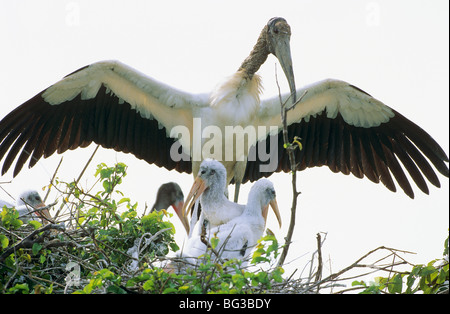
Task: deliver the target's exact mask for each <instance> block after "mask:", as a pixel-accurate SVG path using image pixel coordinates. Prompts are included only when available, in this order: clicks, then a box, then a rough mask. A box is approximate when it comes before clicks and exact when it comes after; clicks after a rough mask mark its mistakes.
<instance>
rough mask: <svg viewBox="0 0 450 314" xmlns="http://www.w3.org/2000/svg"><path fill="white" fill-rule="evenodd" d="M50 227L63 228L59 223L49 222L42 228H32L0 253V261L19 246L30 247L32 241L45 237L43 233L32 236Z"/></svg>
mask: <svg viewBox="0 0 450 314" xmlns="http://www.w3.org/2000/svg"><path fill="white" fill-rule="evenodd" d="M50 229H55V230H63V229H64V227H63V226H61V225H55V224H49V225H45V226H43V227H42V228H39V229H37V230H34V231H33V232H32V233H30V234H29V235H28V236H27V237H25V238H24V239H22V240H21V241H20V242H19V243H17V244H16V245H14V246H13V247H10V248H9V249H7V250H6V251H5V252H4V253H3V254H2V255H0V263H1V262H3V261H4V260H5V259H6V258H7V257H8V256H9V255H11V254H12V253H14V252H15V251H17V250H18V249H20V248H31V247H32V246H33V244H34V243H39V242H42V241H43V239H44V237H45V234H44V235H42V236H40V237H38V238H36V239H35V238H34V237H35V236H36V235H38V234H40V233H41V232H43V231H47V230H50Z"/></svg>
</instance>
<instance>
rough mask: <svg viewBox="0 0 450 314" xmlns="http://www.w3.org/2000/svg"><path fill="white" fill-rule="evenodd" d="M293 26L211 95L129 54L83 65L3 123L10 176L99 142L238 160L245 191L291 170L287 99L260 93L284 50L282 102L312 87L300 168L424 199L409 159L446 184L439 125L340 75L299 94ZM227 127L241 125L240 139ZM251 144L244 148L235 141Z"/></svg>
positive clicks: (292, 127)
mask: <svg viewBox="0 0 450 314" xmlns="http://www.w3.org/2000/svg"><path fill="white" fill-rule="evenodd" d="M290 33H291V31H290V27H289V25H288V24H287V22H286V21H285V20H284V19H282V18H273V19H271V20H270V21H269V22H268V23H267V25H265V26H264V28H263V30H262V32H261V34H260V36H259V38H258V40H257V43H256V45H255V46H254V48H253V50H252V51H251V53H250V55H249V56H248V57H247V58H246V59H245V60H244V62H243V63H242V64H241V66H240V67H239V69H238V71H237V72H236V73H234V74H233V75H232V76H231V77H230V78H228V79H227V80H225V81H224V82H223V83H222V84H219V85H218V86H217V88H215V89H214V90H213V91H212V92H210V93H208V94H191V93H187V92H183V91H180V90H177V89H175V88H172V87H170V86H167V85H165V84H163V83H160V82H158V81H156V80H155V79H153V78H150V77H147V76H145V75H143V74H141V73H139V72H137V71H136V70H134V69H132V68H130V67H128V66H126V65H124V64H121V63H120V62H117V61H107V62H98V63H94V64H91V65H89V66H86V67H84V68H81V69H79V70H77V71H75V72H73V73H72V74H69V75H68V76H66V77H65V78H63V79H62V80H61V81H59V82H57V83H55V84H54V85H52V86H50V87H49V88H47V89H45V90H44V91H42V92H41V93H39V94H37V95H36V96H35V97H33V98H31V99H30V100H28V101H27V102H25V103H24V104H22V105H21V106H19V107H18V108H16V109H15V110H13V111H12V112H11V113H9V114H8V115H7V116H6V117H4V119H3V120H2V121H1V122H0V141H1V144H0V160H1V159H3V158H4V157H5V156H6V158H5V159H4V164H3V168H2V174H4V173H5V172H6V171H8V169H9V168H10V167H11V165H12V164H13V162H14V160H15V159H16V157H18V158H17V161H16V163H15V167H14V172H13V174H14V176H16V175H17V174H18V173H19V172H20V170H21V169H22V167H23V165H24V164H25V163H26V161H27V160H28V159H29V158H30V157H31V160H30V162H29V167H32V166H34V165H35V164H36V162H37V161H38V160H39V159H40V158H41V157H42V156H44V157H48V156H50V155H52V154H53V153H55V152H56V151H57V152H58V153H63V152H65V151H66V150H68V149H75V148H78V147H85V146H88V145H89V144H90V143H91V142H95V143H98V144H100V145H102V146H103V147H105V148H113V149H115V150H117V151H122V152H125V153H132V154H134V155H135V156H136V157H138V158H140V159H144V160H146V161H147V162H148V163H150V164H153V163H154V164H156V165H158V166H160V167H165V168H167V169H169V170H172V169H176V170H177V171H179V172H187V173H190V172H192V173H193V174H196V173H197V172H198V169H199V165H200V162H201V161H202V160H203V159H204V158H206V157H214V158H216V159H219V160H221V161H222V163H223V164H224V166H225V167H226V170H227V173H228V177H227V182H228V183H230V182H231V181H232V180H233V181H234V182H235V183H236V187H238V186H239V184H240V183H245V182H247V181H255V180H257V179H259V178H261V177H267V176H269V175H271V174H272V173H273V172H279V171H284V172H288V171H290V165H289V161H288V158H287V154H286V152H285V150H284V149H283V141H282V135H281V128H282V125H281V118H280V100H279V97H278V96H276V97H273V98H271V99H266V100H262V101H260V94H261V78H260V77H259V76H258V75H257V74H256V71H257V70H258V69H259V67H260V66H261V65H262V64H263V63H264V62H265V60H266V58H267V56H268V55H269V54H270V53H272V54H274V55H275V56H276V57H277V58H278V60H279V62H280V64H281V66H282V68H283V70H284V72H285V74H286V76H287V79H288V82H289V85H290V89H291V92H290V93H289V94H288V95H283V96H282V97H281V98H282V100H283V101H285V100H286V99H287V98H288V96H289V95H293V96H292V97H291V100H295V98H300V96H301V95H304V92H305V91H307V94H306V95H305V96H304V97H303V99H302V101H301V102H300V103H299V104H297V106H296V107H295V108H294V109H292V110H290V111H289V112H288V115H287V120H288V133H289V140H293V138H294V136H298V137H300V138H301V141H302V144H303V147H304V149H303V150H301V151H296V153H295V154H296V161H297V163H298V170H303V169H305V168H308V167H316V166H323V165H327V166H328V167H329V168H330V169H331V170H332V171H333V172H342V173H344V174H349V173H352V174H353V175H355V176H356V177H358V178H363V177H364V176H366V177H368V178H369V179H370V180H371V181H373V182H375V183H379V182H380V181H381V182H382V183H383V184H384V185H385V186H386V187H387V188H388V189H389V190H391V191H396V186H395V183H394V179H395V180H396V181H397V182H398V184H399V185H400V187H401V188H402V189H403V190H404V192H405V193H406V194H407V195H408V196H409V197H411V198H413V197H414V192H413V189H412V187H411V184H410V182H409V179H408V177H407V176H406V174H405V172H404V170H403V167H402V165H403V166H404V168H405V169H406V170H407V172H408V173H409V174H410V176H411V177H412V179H413V181H414V182H415V184H416V185H417V186H418V187H419V189H420V190H421V191H423V192H424V193H427V194H428V192H429V190H428V186H427V183H426V181H425V178H426V179H427V180H428V181H429V182H431V183H432V184H433V185H435V186H437V187H439V186H440V182H439V179H438V177H437V175H436V173H435V170H434V169H433V167H432V166H431V164H432V165H434V167H435V168H436V169H437V170H438V171H439V172H440V173H441V174H443V175H444V176H446V177H448V175H449V171H448V166H447V165H446V162H448V157H447V155H446V154H445V152H444V151H443V149H442V148H441V147H440V146H439V145H438V143H436V141H434V140H433V138H432V137H431V136H430V135H429V134H428V133H426V132H425V131H424V130H423V129H422V128H420V127H419V126H417V125H416V124H414V123H413V122H411V121H410V120H408V119H407V118H405V117H404V116H402V115H401V114H400V113H398V112H396V111H395V110H394V109H392V108H390V107H388V106H386V105H384V104H383V103H382V102H380V101H378V100H377V99H375V98H373V97H372V96H370V95H369V94H368V93H366V92H364V91H362V90H361V89H359V88H357V87H355V86H353V85H351V84H349V83H346V82H343V81H338V80H325V81H321V82H318V83H314V84H312V85H310V86H307V87H305V88H302V89H299V90H297V91H296V93H293V91H294V90H295V83H294V75H293V70H292V62H291V56H290V46H289V45H290V42H289V41H290ZM227 127H228V130H230V128H231V130H232V132H229V133H228V135H227V132H226V131H227ZM239 127H241V128H243V130H241V131H239ZM234 131H236V132H234ZM255 133H256V136H255ZM242 142H245V144H244V147H243V148H242V149H241V150H239V149H238V147H237V146H236V145H234V144H235V143H242ZM249 147H252V148H251V149H250V150H249ZM227 152H228V153H229V154H228V155H227ZM254 152H257V153H254ZM261 152H264V153H261ZM267 152H269V154H267ZM211 154H212V156H211ZM427 159H428V160H427ZM236 196H237V193H235V199H236Z"/></svg>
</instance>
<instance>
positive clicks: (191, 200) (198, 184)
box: [181, 177, 207, 234]
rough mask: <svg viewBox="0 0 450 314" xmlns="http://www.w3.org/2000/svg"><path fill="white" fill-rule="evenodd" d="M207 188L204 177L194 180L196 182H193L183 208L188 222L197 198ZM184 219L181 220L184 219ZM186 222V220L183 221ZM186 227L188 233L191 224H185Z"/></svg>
mask: <svg viewBox="0 0 450 314" xmlns="http://www.w3.org/2000/svg"><path fill="white" fill-rule="evenodd" d="M206 189H207V186H206V184H205V181H203V179H202V178H200V177H197V178H195V180H194V183H193V184H192V187H191V190H190V192H189V194H188V196H187V197H186V202H185V203H184V206H183V209H182V211H181V215H182V216H183V219H185V220H186V222H187V216H188V214H189V211H190V210H191V209H192V206H193V205H194V204H195V202H196V201H197V199H198V198H199V197H200V195H202V193H203V192H204V191H205V190H206ZM183 219H182V220H181V221H183ZM183 224H184V222H183ZM185 228H186V230H187V233H188V234H189V224H187V225H185Z"/></svg>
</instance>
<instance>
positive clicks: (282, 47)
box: [272, 34, 297, 104]
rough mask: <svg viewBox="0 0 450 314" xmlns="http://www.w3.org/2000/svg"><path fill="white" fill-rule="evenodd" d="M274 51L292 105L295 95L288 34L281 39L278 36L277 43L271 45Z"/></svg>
mask: <svg viewBox="0 0 450 314" xmlns="http://www.w3.org/2000/svg"><path fill="white" fill-rule="evenodd" d="M272 45H273V49H274V51H275V52H274V55H275V56H276V57H277V59H278V61H279V62H280V64H281V67H282V68H283V72H284V75H286V78H287V80H288V83H289V89H290V91H291V95H292V104H295V102H296V101H297V93H296V89H295V78H294V69H293V67H292V57H291V43H290V37H289V35H288V34H286V35H284V36H283V37H281V36H280V38H278V40H277V41H275V42H273V43H272Z"/></svg>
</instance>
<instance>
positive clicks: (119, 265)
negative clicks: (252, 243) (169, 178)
mask: <svg viewBox="0 0 450 314" xmlns="http://www.w3.org/2000/svg"><path fill="white" fill-rule="evenodd" d="M95 177H96V178H97V179H98V181H97V182H98V183H99V184H96V185H95V186H101V188H100V189H99V190H98V191H97V192H96V193H91V191H92V190H93V189H94V187H91V188H90V189H83V188H81V187H79V186H78V184H77V182H70V183H66V182H63V181H56V183H57V184H56V185H55V186H54V187H55V188H57V189H58V190H59V191H60V192H61V195H62V206H61V209H64V210H65V211H66V212H67V216H68V218H67V219H62V217H64V215H61V216H60V218H61V219H60V220H59V221H61V220H65V222H64V226H62V225H57V224H49V225H45V226H43V225H42V224H41V223H39V222H37V221H34V222H30V223H28V224H24V223H23V222H22V221H21V220H19V219H18V213H17V211H16V210H15V209H13V208H6V207H5V208H3V210H2V211H1V218H2V219H1V225H0V227H1V233H0V272H1V276H0V291H1V293H22V294H29V293H76V294H92V293H164V294H167V293H182V294H187V293H255V292H259V293H260V292H266V291H268V290H269V289H271V287H272V284H273V283H277V282H281V281H282V274H283V272H284V270H283V269H282V268H280V267H277V268H275V269H273V270H271V271H259V272H252V271H250V270H248V269H245V268H243V267H242V261H240V260H230V261H225V262H224V263H221V261H220V259H219V258H218V257H217V256H215V254H214V253H212V252H210V251H209V252H207V254H205V255H204V256H202V258H201V261H199V263H198V265H197V266H195V267H192V266H190V265H182V266H183V269H184V271H182V272H178V273H175V272H173V269H171V268H170V267H169V268H168V267H167V266H166V264H171V263H178V264H180V263H181V264H183V263H184V262H183V261H179V260H178V261H170V260H169V261H167V262H166V263H165V264H162V263H161V262H160V260H161V259H163V260H164V259H166V258H165V256H166V255H167V254H168V253H169V252H170V251H173V252H176V251H178V250H179V247H178V246H177V244H176V243H175V241H174V234H175V229H174V226H173V225H172V223H171V222H170V221H169V218H171V217H172V215H171V214H169V213H168V212H166V211H165V210H161V211H152V212H150V213H148V214H143V215H142V216H140V217H139V215H138V204H137V203H133V202H132V201H131V200H130V199H129V198H127V197H125V196H124V195H123V193H122V192H120V191H119V190H117V187H118V186H119V185H120V184H121V183H122V181H123V179H124V178H125V177H126V166H125V165H124V164H122V163H118V164H116V165H114V166H113V167H108V166H107V165H105V164H103V163H102V164H99V165H98V166H97V170H96V172H95ZM59 213H60V211H58V214H57V216H58V215H59ZM266 242H267V243H266ZM269 242H270V245H266V244H268V243H269ZM266 247H267V248H266ZM277 251H278V242H277V241H276V239H275V238H274V237H273V236H267V237H265V238H263V239H262V240H261V242H260V244H259V245H258V249H257V251H256V253H255V255H254V258H253V263H254V264H258V263H260V262H270V261H271V260H272V257H271V256H275V257H276V254H277V253H276V252H277Z"/></svg>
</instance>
